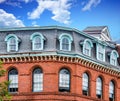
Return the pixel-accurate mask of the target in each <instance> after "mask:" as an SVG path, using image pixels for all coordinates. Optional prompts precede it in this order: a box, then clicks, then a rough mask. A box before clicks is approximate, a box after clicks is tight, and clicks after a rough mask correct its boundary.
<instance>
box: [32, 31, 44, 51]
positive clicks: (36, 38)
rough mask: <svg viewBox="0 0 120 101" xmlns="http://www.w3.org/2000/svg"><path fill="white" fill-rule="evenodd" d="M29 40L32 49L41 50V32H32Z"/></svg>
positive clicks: (42, 40) (42, 42)
mask: <svg viewBox="0 0 120 101" xmlns="http://www.w3.org/2000/svg"><path fill="white" fill-rule="evenodd" d="M30 40H31V41H32V50H43V47H44V40H45V38H44V36H43V35H42V34H41V33H39V32H36V33H33V34H32V35H31V37H30Z"/></svg>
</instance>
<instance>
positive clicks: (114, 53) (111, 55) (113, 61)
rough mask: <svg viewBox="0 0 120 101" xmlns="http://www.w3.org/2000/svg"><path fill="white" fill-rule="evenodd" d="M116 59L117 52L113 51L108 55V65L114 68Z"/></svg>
mask: <svg viewBox="0 0 120 101" xmlns="http://www.w3.org/2000/svg"><path fill="white" fill-rule="evenodd" d="M118 57H119V55H118V52H117V51H116V50H113V51H112V52H111V54H110V64H111V65H114V66H116V65H117V58H118Z"/></svg>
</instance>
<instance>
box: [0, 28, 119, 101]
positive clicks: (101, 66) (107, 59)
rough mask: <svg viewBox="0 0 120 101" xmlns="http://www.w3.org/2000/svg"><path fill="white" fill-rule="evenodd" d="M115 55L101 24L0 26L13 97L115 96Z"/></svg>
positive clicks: (115, 100) (80, 99)
mask: <svg viewBox="0 0 120 101" xmlns="http://www.w3.org/2000/svg"><path fill="white" fill-rule="evenodd" d="M92 33H94V35H93V34H92ZM118 57H119V55H118V52H117V51H116V45H115V44H113V43H112V42H111V38H110V34H109V31H108V28H107V27H106V26H99V27H88V28H86V29H85V30H83V31H79V30H77V29H74V28H68V27H61V26H45V27H23V28H10V29H9V28H6V29H0V59H1V61H3V63H4V68H5V69H6V70H7V73H6V75H5V76H4V77H2V78H0V81H2V80H5V79H6V80H11V84H10V85H9V87H8V90H9V92H10V93H11V94H12V95H13V97H12V101H120V100H119V99H120V65H119V63H118V60H117V59H118Z"/></svg>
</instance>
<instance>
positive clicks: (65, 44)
mask: <svg viewBox="0 0 120 101" xmlns="http://www.w3.org/2000/svg"><path fill="white" fill-rule="evenodd" d="M59 41H60V50H63V51H71V43H72V41H73V38H72V37H71V35H69V34H61V35H60V36H59Z"/></svg>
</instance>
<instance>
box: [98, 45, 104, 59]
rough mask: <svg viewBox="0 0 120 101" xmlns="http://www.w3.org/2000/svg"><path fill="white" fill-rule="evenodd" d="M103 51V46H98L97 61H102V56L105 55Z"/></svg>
mask: <svg viewBox="0 0 120 101" xmlns="http://www.w3.org/2000/svg"><path fill="white" fill-rule="evenodd" d="M104 50H105V48H104V46H103V45H100V44H98V59H99V60H101V61H104V54H105V53H104V52H105V51H104Z"/></svg>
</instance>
